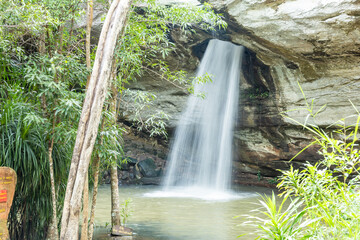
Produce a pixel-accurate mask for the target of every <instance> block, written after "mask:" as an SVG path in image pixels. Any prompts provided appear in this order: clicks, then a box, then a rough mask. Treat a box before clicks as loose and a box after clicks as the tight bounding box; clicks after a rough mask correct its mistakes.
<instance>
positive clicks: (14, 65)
mask: <svg viewBox="0 0 360 240" xmlns="http://www.w3.org/2000/svg"><path fill="white" fill-rule="evenodd" d="M79 4H80V1H75V0H65V1H55V0H47V1H36V0H28V1H13V0H9V1H1V2H0V12H1V13H0V81H1V84H0V102H1V103H2V104H1V105H0V149H1V151H0V165H1V166H9V167H12V168H14V169H15V171H16V173H17V175H18V184H17V188H16V192H15V198H14V204H13V207H12V209H11V212H10V220H9V228H10V233H11V239H45V238H46V234H47V227H48V225H49V223H50V222H51V215H52V204H51V185H50V169H49V159H48V157H49V155H48V150H49V147H50V143H51V142H52V141H53V142H54V146H53V150H52V158H53V162H54V171H55V172H54V174H55V185H56V195H57V206H58V209H57V210H58V213H60V212H61V210H62V209H61V207H62V202H63V198H64V193H65V186H66V180H67V175H68V167H69V164H70V160H71V156H72V147H71V146H73V144H74V140H75V136H76V130H77V123H78V120H79V116H80V112H81V105H82V101H83V90H82V89H81V86H83V85H84V84H85V81H86V76H87V74H88V70H87V68H86V66H85V64H84V63H83V56H82V55H81V53H82V49H81V48H79V47H78V45H74V44H75V43H77V42H78V41H79V39H80V38H81V37H82V36H81V34H79V35H77V36H75V35H73V34H72V32H73V29H72V26H73V24H72V23H70V24H67V26H66V27H65V21H68V20H70V21H72V22H73V21H75V20H76V18H77V17H78V16H79V14H80V13H81V10H80V6H79ZM61 39H62V40H61ZM60 40H61V41H60ZM60 43H62V45H60ZM41 48H42V51H40V49H41ZM61 52H65V53H66V54H64V53H61ZM59 215H60V214H59Z"/></svg>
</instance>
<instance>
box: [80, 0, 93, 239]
mask: <svg viewBox="0 0 360 240" xmlns="http://www.w3.org/2000/svg"><path fill="white" fill-rule="evenodd" d="M92 21H93V1H92V0H88V1H87V23H86V41H85V50H86V67H87V68H88V69H89V70H90V69H91V56H90V36H91V25H92ZM90 78H91V75H90V74H89V76H88V79H87V82H86V89H87V88H88V86H89V82H90ZM88 219H89V174H88V173H87V174H86V178H85V183H84V195H83V223H82V226H81V237H80V239H81V240H87V239H88V235H89V230H88V225H89V224H88V223H89V222H88Z"/></svg>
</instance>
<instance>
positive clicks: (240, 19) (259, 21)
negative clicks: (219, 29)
mask: <svg viewBox="0 0 360 240" xmlns="http://www.w3.org/2000/svg"><path fill="white" fill-rule="evenodd" d="M208 2H209V3H211V4H212V5H213V6H214V8H215V9H216V10H217V11H218V12H220V13H222V14H223V15H224V17H225V19H226V20H227V22H228V24H229V27H228V30H227V32H226V33H225V34H224V35H222V38H224V39H226V40H229V41H232V42H233V43H236V44H241V45H243V46H245V47H246V48H247V49H248V50H247V51H246V57H245V60H244V66H243V70H244V76H245V79H244V81H243V82H242V83H241V86H240V88H241V100H240V105H239V116H238V125H237V127H236V131H235V138H234V144H235V153H234V156H235V159H234V170H233V171H234V181H235V182H242V183H244V182H248V179H249V176H253V181H257V180H256V179H260V178H262V177H275V176H276V175H277V171H276V170H277V169H283V168H286V167H287V166H288V165H289V160H290V159H291V158H292V157H293V156H294V155H295V154H296V153H297V152H298V151H300V150H301V149H302V148H303V147H305V146H306V145H307V144H308V143H309V141H310V140H311V136H310V135H309V134H307V133H306V132H304V130H303V129H301V127H299V126H298V125H297V124H295V123H294V122H293V121H291V120H288V119H287V118H284V117H282V116H281V115H280V113H281V112H284V111H288V110H293V109H297V110H295V111H290V112H288V115H289V116H290V117H291V118H293V119H295V120H297V121H300V122H304V121H305V119H307V115H308V112H307V111H305V110H303V108H304V107H305V106H306V104H305V101H304V98H303V95H302V92H301V91H300V89H299V85H298V83H299V84H300V85H301V87H302V89H303V91H304V94H305V95H306V97H307V100H308V101H311V100H312V99H314V106H315V110H316V111H317V110H318V109H320V108H321V107H322V106H323V105H325V104H326V107H325V108H324V109H323V110H322V111H321V112H320V113H319V114H318V116H317V118H316V120H315V121H316V124H318V125H320V126H328V125H330V124H332V123H334V122H335V121H337V120H339V119H341V118H345V117H348V116H350V115H352V114H354V113H355V110H354V108H353V107H352V105H351V103H350V102H349V100H351V101H352V102H353V103H354V105H355V106H357V107H360V106H359V105H360V94H358V87H359V85H360V1H359V0H318V1H313V0H261V1H259V0H209V1H208ZM171 36H172V37H173V39H174V42H176V43H177V44H178V46H179V51H177V52H176V53H174V54H173V56H172V59H171V62H172V64H173V67H174V68H183V69H186V70H188V71H190V72H193V71H194V70H195V68H196V62H197V59H196V58H195V57H196V56H197V57H201V53H202V51H203V49H204V48H205V47H206V44H207V40H208V39H209V38H211V37H212V36H211V35H207V34H205V33H201V34H200V35H198V36H194V38H183V37H181V36H180V35H179V34H178V33H177V32H176V31H173V32H172V34H171ZM194 39H195V40H194ZM151 79H153V80H154V78H153V77H151V76H149V77H148V78H144V79H143V81H139V82H138V83H136V86H135V85H134V88H137V89H144V90H145V89H146V90H151V91H154V92H157V93H158V95H159V96H160V98H159V100H158V101H157V102H156V104H155V105H156V106H157V107H158V108H164V109H165V110H166V109H168V111H169V112H170V113H171V114H172V115H173V119H172V121H171V124H170V125H171V126H174V124H175V123H176V121H177V116H178V115H179V111H180V110H181V109H182V107H183V103H184V102H185V98H186V94H183V93H180V92H178V91H176V90H169V89H171V88H167V87H166V84H163V83H159V82H158V81H153V80H151ZM359 109H360V108H359ZM346 122H347V124H350V123H351V122H352V119H351V118H348V119H347V120H346ZM318 157H319V156H318V155H317V153H316V148H310V149H308V150H307V151H305V152H303V153H302V154H301V155H299V156H298V157H297V159H296V160H295V161H293V163H294V164H299V163H301V162H304V161H313V160H316V159H317V158H318ZM244 174H245V175H244ZM249 174H250V175H249ZM244 176H246V177H244ZM250 181H252V180H250Z"/></svg>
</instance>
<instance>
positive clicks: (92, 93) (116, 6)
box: [60, 0, 131, 240]
mask: <svg viewBox="0 0 360 240" xmlns="http://www.w3.org/2000/svg"><path fill="white" fill-rule="evenodd" d="M130 6H131V0H114V1H113V2H112V4H111V6H110V9H109V11H108V14H107V16H106V19H105V23H104V26H103V28H102V31H101V35H100V39H99V44H98V48H97V52H96V57H95V62H94V67H93V71H92V74H91V78H90V82H89V87H88V90H87V91H86V96H85V101H84V105H83V109H82V113H81V117H80V122H79V127H78V133H77V137H76V141H75V146H74V151H73V157H72V160H71V166H70V172H69V178H68V183H67V187H66V195H65V201H64V208H63V215H62V221H61V235H60V238H61V239H62V240H65V239H66V240H68V239H77V238H78V234H79V214H80V209H81V196H82V193H83V188H84V181H85V175H86V173H87V170H88V167H89V162H90V158H91V154H92V151H93V148H94V143H95V139H96V136H97V132H98V127H99V122H100V117H101V112H102V108H103V104H104V100H105V93H106V90H107V86H108V81H109V78H110V68H111V63H112V61H113V55H114V50H115V45H116V42H117V37H118V36H119V34H120V32H121V31H122V29H123V28H124V24H125V22H126V19H127V14H128V12H129V10H130Z"/></svg>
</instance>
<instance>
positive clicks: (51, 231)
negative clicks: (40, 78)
mask: <svg viewBox="0 0 360 240" xmlns="http://www.w3.org/2000/svg"><path fill="white" fill-rule="evenodd" d="M63 30H64V28H61V30H60V44H61V45H62V31H63ZM47 34H48V35H49V30H48V29H47ZM48 37H49V36H48ZM48 40H49V39H48ZM45 42H46V37H45V33H43V34H41V36H40V45H39V53H40V54H41V55H45V53H46V44H45ZM61 45H60V48H61ZM54 81H55V82H57V78H56V77H55V79H54ZM41 104H42V108H43V111H44V115H47V114H46V111H47V106H46V98H45V96H42V97H41ZM55 125H56V116H55V113H54V114H53V123H52V130H51V139H50V142H49V148H48V159H49V172H50V186H51V204H52V218H51V222H50V224H49V227H48V229H47V239H50V240H57V239H59V231H58V226H57V223H58V222H57V207H56V206H57V204H56V189H55V174H54V161H53V158H52V151H53V149H54V139H55V136H54V135H55Z"/></svg>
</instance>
